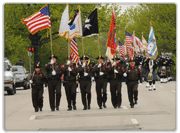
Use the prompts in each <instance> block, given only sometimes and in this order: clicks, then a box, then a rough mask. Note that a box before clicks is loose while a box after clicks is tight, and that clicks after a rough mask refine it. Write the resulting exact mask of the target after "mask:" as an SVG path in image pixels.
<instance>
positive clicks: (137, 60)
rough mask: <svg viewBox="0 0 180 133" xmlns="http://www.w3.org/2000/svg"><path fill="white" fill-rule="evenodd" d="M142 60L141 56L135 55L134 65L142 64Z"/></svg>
mask: <svg viewBox="0 0 180 133" xmlns="http://www.w3.org/2000/svg"><path fill="white" fill-rule="evenodd" d="M142 61H143V58H142V56H136V57H135V62H136V64H135V66H137V67H139V65H142Z"/></svg>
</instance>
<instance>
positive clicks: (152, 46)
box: [147, 25, 158, 59]
mask: <svg viewBox="0 0 180 133" xmlns="http://www.w3.org/2000/svg"><path fill="white" fill-rule="evenodd" d="M147 53H148V55H149V56H150V57H153V58H154V59H156V57H157V55H158V50H157V44H156V38H155V35H154V31H153V27H152V25H151V28H150V32H149V39H148V50H147Z"/></svg>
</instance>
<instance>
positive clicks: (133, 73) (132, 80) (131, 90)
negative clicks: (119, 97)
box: [126, 66, 142, 108]
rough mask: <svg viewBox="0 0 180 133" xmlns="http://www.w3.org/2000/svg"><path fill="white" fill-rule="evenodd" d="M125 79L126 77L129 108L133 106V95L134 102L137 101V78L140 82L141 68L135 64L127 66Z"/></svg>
mask: <svg viewBox="0 0 180 133" xmlns="http://www.w3.org/2000/svg"><path fill="white" fill-rule="evenodd" d="M126 79H127V88H128V97H129V102H130V105H131V108H133V107H134V102H133V97H134V101H135V103H137V100H138V80H140V83H142V74H141V70H140V69H139V68H138V67H136V66H134V67H129V68H128V70H127V78H126Z"/></svg>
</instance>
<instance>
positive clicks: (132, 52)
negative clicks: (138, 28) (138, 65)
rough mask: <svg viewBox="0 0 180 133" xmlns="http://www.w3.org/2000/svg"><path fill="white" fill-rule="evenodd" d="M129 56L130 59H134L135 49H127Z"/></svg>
mask: <svg viewBox="0 0 180 133" xmlns="http://www.w3.org/2000/svg"><path fill="white" fill-rule="evenodd" d="M127 54H128V55H129V57H130V58H132V57H134V50H133V49H127Z"/></svg>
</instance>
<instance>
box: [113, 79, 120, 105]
mask: <svg viewBox="0 0 180 133" xmlns="http://www.w3.org/2000/svg"><path fill="white" fill-rule="evenodd" d="M121 87H122V84H121V81H120V80H111V81H110V91H111V102H112V105H113V107H117V106H118V107H120V106H121V103H122V98H121Z"/></svg>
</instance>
